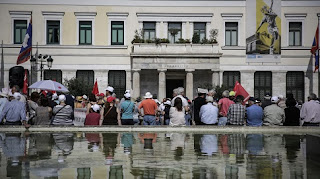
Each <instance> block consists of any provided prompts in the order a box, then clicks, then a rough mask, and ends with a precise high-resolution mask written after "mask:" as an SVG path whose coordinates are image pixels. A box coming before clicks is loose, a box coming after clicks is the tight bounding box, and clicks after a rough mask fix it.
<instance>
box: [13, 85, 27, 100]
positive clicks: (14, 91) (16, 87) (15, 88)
mask: <svg viewBox="0 0 320 179" xmlns="http://www.w3.org/2000/svg"><path fill="white" fill-rule="evenodd" d="M11 93H12V94H14V93H20V87H19V86H18V85H13V87H12V89H11ZM19 101H21V102H23V103H25V102H27V98H26V97H25V96H24V95H22V94H21V93H20V99H19Z"/></svg>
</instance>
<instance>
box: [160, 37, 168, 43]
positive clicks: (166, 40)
mask: <svg viewBox="0 0 320 179" xmlns="http://www.w3.org/2000/svg"><path fill="white" fill-rule="evenodd" d="M160 42H161V43H170V41H169V39H166V38H163V39H161V40H160Z"/></svg>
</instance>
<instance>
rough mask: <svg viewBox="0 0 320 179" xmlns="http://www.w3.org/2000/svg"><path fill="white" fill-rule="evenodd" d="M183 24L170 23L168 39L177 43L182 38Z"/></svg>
mask: <svg viewBox="0 0 320 179" xmlns="http://www.w3.org/2000/svg"><path fill="white" fill-rule="evenodd" d="M181 28H182V24H181V23H169V24H168V39H169V41H170V42H171V43H176V42H178V41H179V39H181V37H182V33H181Z"/></svg>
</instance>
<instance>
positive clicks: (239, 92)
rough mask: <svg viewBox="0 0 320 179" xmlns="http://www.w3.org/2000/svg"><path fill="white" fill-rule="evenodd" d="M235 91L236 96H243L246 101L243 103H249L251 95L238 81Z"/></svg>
mask: <svg viewBox="0 0 320 179" xmlns="http://www.w3.org/2000/svg"><path fill="white" fill-rule="evenodd" d="M233 91H234V92H235V93H236V96H239V95H241V96H243V97H244V100H243V102H246V101H248V99H249V97H250V95H249V93H248V92H247V91H246V90H245V89H244V88H243V87H242V85H241V84H240V83H239V82H238V81H237V82H236V84H235V85H234V88H233Z"/></svg>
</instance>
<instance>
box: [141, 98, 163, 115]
mask: <svg viewBox="0 0 320 179" xmlns="http://www.w3.org/2000/svg"><path fill="white" fill-rule="evenodd" d="M141 108H143V112H144V115H153V116H154V115H155V114H156V113H155V110H156V109H158V106H157V103H156V102H155V101H154V100H152V99H145V100H143V101H142V102H141V103H140V105H139V109H141Z"/></svg>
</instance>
